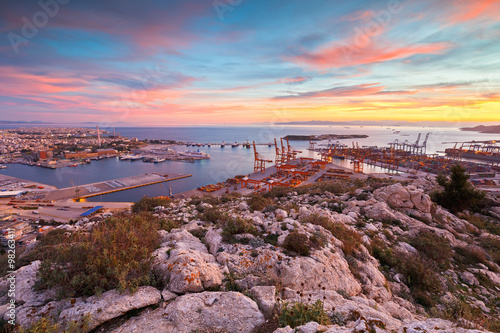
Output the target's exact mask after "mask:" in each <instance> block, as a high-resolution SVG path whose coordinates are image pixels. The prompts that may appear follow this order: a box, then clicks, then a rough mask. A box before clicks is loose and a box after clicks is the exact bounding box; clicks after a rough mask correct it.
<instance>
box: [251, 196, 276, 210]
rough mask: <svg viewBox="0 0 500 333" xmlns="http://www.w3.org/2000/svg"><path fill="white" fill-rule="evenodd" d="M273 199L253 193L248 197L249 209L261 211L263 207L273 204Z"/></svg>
mask: <svg viewBox="0 0 500 333" xmlns="http://www.w3.org/2000/svg"><path fill="white" fill-rule="evenodd" d="M273 203H274V202H273V200H272V199H269V198H266V197H264V196H262V195H258V194H254V195H252V196H251V197H250V199H248V206H250V209H251V210H258V211H263V210H264V209H265V208H267V207H269V206H272V205H273Z"/></svg>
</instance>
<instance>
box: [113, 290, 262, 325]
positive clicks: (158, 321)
mask: <svg viewBox="0 0 500 333" xmlns="http://www.w3.org/2000/svg"><path fill="white" fill-rule="evenodd" d="M262 324H264V315H263V314H262V313H261V312H260V311H259V308H258V306H257V303H255V302H254V301H253V300H252V299H250V298H248V297H246V296H244V295H243V294H240V293H237V292H203V293H197V294H188V295H184V296H180V297H177V298H176V299H175V301H173V302H172V303H170V304H168V305H167V306H166V307H165V308H164V309H162V308H158V309H156V310H154V311H151V312H149V313H143V314H141V315H140V316H138V317H135V318H132V319H130V320H128V321H127V322H126V323H125V324H124V325H122V326H120V327H118V328H117V329H115V330H114V331H112V332H113V333H135V332H148V333H191V332H197V331H198V332H205V331H206V330H209V329H211V330H214V331H221V332H238V333H251V332H253V331H254V330H255V329H256V328H257V327H259V326H260V325H262Z"/></svg>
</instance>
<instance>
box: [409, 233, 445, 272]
mask: <svg viewBox="0 0 500 333" xmlns="http://www.w3.org/2000/svg"><path fill="white" fill-rule="evenodd" d="M409 243H410V245H412V246H413V247H414V248H416V249H417V250H418V251H419V252H420V253H423V254H424V255H425V256H426V257H427V258H428V259H430V260H432V261H434V262H435V263H437V264H438V265H439V266H440V267H441V268H443V269H446V268H447V267H448V266H449V264H450V260H451V258H452V257H453V251H452V249H451V245H450V242H449V241H448V239H446V238H445V237H442V236H439V235H437V234H435V233H433V232H432V231H429V230H425V229H424V230H420V231H419V233H418V234H417V235H416V236H415V237H413V238H411V239H410V241H409Z"/></svg>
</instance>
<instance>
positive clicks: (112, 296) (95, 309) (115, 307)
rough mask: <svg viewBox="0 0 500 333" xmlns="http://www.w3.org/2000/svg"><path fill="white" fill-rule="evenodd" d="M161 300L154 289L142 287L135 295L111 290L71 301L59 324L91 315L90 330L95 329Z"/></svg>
mask: <svg viewBox="0 0 500 333" xmlns="http://www.w3.org/2000/svg"><path fill="white" fill-rule="evenodd" d="M160 300H161V293H160V291H159V290H158V289H156V288H153V287H140V288H139V289H137V291H136V292H135V293H133V294H131V293H129V292H125V293H119V292H118V291H116V290H110V291H108V292H105V293H104V294H102V295H101V296H91V297H89V298H87V299H77V300H75V302H74V303H73V302H72V301H70V304H71V305H70V306H69V307H68V308H66V309H64V310H62V312H61V314H60V315H59V319H58V322H72V321H73V322H79V321H81V320H82V318H83V317H84V316H85V315H87V314H89V315H90V328H91V329H93V328H95V327H97V326H99V325H100V324H102V323H104V322H106V321H108V320H110V319H113V318H116V317H119V316H121V315H123V314H125V313H127V312H129V311H131V310H135V309H140V308H143V307H146V306H149V305H153V304H157V303H159V302H160Z"/></svg>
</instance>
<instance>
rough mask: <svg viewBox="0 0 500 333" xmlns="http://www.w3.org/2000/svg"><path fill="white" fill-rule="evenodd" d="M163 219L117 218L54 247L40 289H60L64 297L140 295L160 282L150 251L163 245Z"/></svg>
mask: <svg viewBox="0 0 500 333" xmlns="http://www.w3.org/2000/svg"><path fill="white" fill-rule="evenodd" d="M160 225H161V223H160V221H159V220H158V219H156V218H155V217H154V216H152V215H151V214H148V213H141V214H136V215H126V214H122V215H116V216H113V217H111V218H108V219H106V220H105V221H103V222H101V223H100V224H99V225H98V226H97V227H96V228H95V229H94V230H93V231H92V232H91V233H89V234H87V233H75V234H73V235H71V237H68V238H66V239H64V240H63V241H62V242H61V243H60V244H58V245H55V246H54V247H55V249H56V251H55V254H54V255H53V256H51V257H50V258H46V259H45V260H44V261H43V262H42V264H41V266H40V270H39V272H38V277H39V281H37V284H36V285H37V288H39V289H56V290H58V292H59V295H60V296H61V297H79V296H91V295H94V294H98V295H99V294H101V293H102V292H105V291H108V290H111V289H118V290H120V291H124V290H126V289H128V290H130V291H132V292H133V291H135V289H136V288H137V287H139V286H143V285H152V284H155V283H156V281H155V280H156V279H155V276H154V274H153V273H152V272H151V260H152V257H151V253H152V252H153V251H154V250H155V249H156V248H157V247H158V246H159V243H160V240H159V236H158V232H157V231H158V229H159V228H160Z"/></svg>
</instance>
